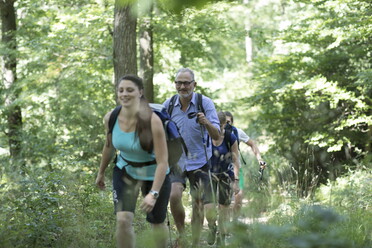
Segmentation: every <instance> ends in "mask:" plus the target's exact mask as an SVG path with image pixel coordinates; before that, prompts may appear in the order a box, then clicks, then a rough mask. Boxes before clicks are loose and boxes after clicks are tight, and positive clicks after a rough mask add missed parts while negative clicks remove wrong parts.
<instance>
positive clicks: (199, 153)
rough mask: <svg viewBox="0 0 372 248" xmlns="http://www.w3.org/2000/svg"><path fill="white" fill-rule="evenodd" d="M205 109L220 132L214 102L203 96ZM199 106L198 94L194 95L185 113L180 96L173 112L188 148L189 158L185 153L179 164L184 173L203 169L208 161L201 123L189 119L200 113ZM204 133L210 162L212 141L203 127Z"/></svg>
mask: <svg viewBox="0 0 372 248" xmlns="http://www.w3.org/2000/svg"><path fill="white" fill-rule="evenodd" d="M169 101H170V98H169V99H167V100H166V101H165V102H164V104H163V105H164V106H165V108H166V109H168V106H169ZM202 103H203V108H204V111H205V116H206V117H207V119H208V120H209V121H210V122H211V123H212V125H214V126H215V127H216V128H217V129H218V130H220V122H219V120H218V116H217V112H216V109H215V107H214V103H213V101H212V100H211V99H210V98H208V97H206V96H204V95H203V100H202ZM196 104H197V94H195V93H193V96H192V99H191V102H190V104H189V106H188V108H187V110H186V112H183V111H182V110H181V103H180V101H179V96H178V97H177V99H176V101H175V103H174V108H173V111H172V116H171V118H172V120H173V121H174V122H175V123H176V124H177V126H178V128H179V131H180V134H181V136H182V138H183V139H184V141H185V143H186V147H187V149H188V153H189V154H188V156H186V154H185V153H183V154H182V156H181V158H180V160H179V162H178V164H179V166H180V167H181V169H182V170H183V171H184V170H186V171H191V170H196V169H199V168H201V167H202V166H203V165H205V164H206V163H207V162H208V161H207V159H206V156H205V152H204V145H203V144H204V143H203V139H202V136H201V130H200V125H199V123H197V122H196V117H195V118H192V119H189V118H188V117H187V115H188V114H189V113H192V112H198V107H197V106H196ZM203 132H204V142H205V144H209V146H208V147H207V157H208V160H209V159H210V158H211V156H212V141H211V140H209V141H207V139H208V138H209V139H210V136H209V135H208V131H207V129H206V128H205V127H204V126H203Z"/></svg>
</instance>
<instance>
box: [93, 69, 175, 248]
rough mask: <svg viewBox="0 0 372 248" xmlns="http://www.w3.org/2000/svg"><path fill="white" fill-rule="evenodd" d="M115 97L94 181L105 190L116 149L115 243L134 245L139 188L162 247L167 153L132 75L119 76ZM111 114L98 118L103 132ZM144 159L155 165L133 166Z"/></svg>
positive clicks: (159, 126) (168, 187)
mask: <svg viewBox="0 0 372 248" xmlns="http://www.w3.org/2000/svg"><path fill="white" fill-rule="evenodd" d="M117 95H118V101H119V103H120V104H121V106H122V108H121V110H120V112H119V115H118V117H117V120H116V123H115V125H114V128H113V131H112V134H110V133H108V134H107V139H106V144H105V146H104V147H103V151H102V158H101V163H100V167H99V172H98V175H97V179H96V184H97V186H98V187H99V188H101V189H104V188H105V181H104V179H105V170H106V168H107V167H108V164H109V163H110V161H111V159H112V157H113V155H114V154H115V149H117V150H119V151H120V155H118V156H117V159H116V164H115V166H114V171H113V201H114V206H115V212H116V224H117V227H116V240H117V247H130V248H133V247H135V234H134V230H133V218H134V211H135V208H136V202H137V198H138V194H139V190H140V189H141V192H142V195H143V196H144V199H143V201H142V204H141V209H142V210H143V211H144V212H146V213H147V218H146V219H147V221H148V222H150V223H151V224H152V227H153V231H154V239H155V241H156V244H157V245H158V247H167V230H166V226H165V223H164V220H165V217H166V213H167V206H168V200H169V195H170V190H171V184H170V179H169V175H167V174H168V173H169V168H168V151H167V145H166V138H165V133H164V129H163V124H162V122H161V120H160V118H159V117H158V116H157V115H156V114H155V113H153V111H152V110H151V108H150V107H149V106H148V102H147V100H146V99H145V98H144V96H143V82H142V79H141V78H139V77H137V76H134V75H126V76H124V77H122V78H121V79H120V80H119V84H118V86H117ZM111 113H112V111H110V112H109V113H107V114H106V115H105V117H104V123H105V127H106V129H107V130H109V120H110V115H111ZM155 158H156V161H154V159H155ZM147 161H154V162H155V163H147V164H146V165H145V166H139V167H137V166H135V164H141V163H144V162H147Z"/></svg>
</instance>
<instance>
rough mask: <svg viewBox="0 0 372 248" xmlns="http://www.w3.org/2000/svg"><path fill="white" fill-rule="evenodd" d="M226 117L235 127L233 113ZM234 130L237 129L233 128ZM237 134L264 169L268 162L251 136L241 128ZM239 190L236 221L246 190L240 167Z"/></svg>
mask: <svg viewBox="0 0 372 248" xmlns="http://www.w3.org/2000/svg"><path fill="white" fill-rule="evenodd" d="M225 115H226V122H227V123H228V124H230V125H232V126H233V125H234V117H233V115H232V114H231V112H229V111H225ZM233 128H236V127H234V126H233ZM236 130H237V132H238V140H239V142H243V143H245V144H246V145H247V146H249V147H250V148H251V149H252V151H253V153H254V155H255V156H256V158H257V161H258V163H259V165H260V168H261V169H264V168H265V166H266V162H265V161H264V160H263V159H262V157H261V153H260V150H259V149H258V147H257V145H256V143H255V142H254V141H253V140H252V139H250V138H249V136H248V135H247V134H246V133H245V132H244V131H243V130H242V129H240V128H236ZM239 172H240V173H239V175H240V176H239V188H240V191H239V192H238V193H237V194H236V195H235V200H234V204H233V217H234V219H235V220H236V219H237V218H238V217H239V215H240V210H241V208H242V202H243V197H244V192H243V188H244V175H243V172H242V167H240V171H239Z"/></svg>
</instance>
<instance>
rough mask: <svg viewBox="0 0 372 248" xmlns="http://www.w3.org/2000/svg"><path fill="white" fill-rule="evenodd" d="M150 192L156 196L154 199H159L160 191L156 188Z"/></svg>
mask: <svg viewBox="0 0 372 248" xmlns="http://www.w3.org/2000/svg"><path fill="white" fill-rule="evenodd" d="M150 194H152V196H153V197H154V199H158V197H159V192H158V191H155V190H150Z"/></svg>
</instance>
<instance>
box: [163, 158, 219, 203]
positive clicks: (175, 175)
mask: <svg viewBox="0 0 372 248" xmlns="http://www.w3.org/2000/svg"><path fill="white" fill-rule="evenodd" d="M208 173H209V164H208V163H207V164H205V165H203V166H202V167H201V168H199V169H196V170H192V171H183V172H182V171H171V173H170V180H171V182H172V183H176V182H177V183H182V184H183V186H184V188H186V178H188V179H189V182H190V194H191V196H192V198H193V200H196V199H201V200H202V201H203V203H204V204H207V203H212V202H213V200H212V199H213V198H212V190H211V184H210V178H209V174H208Z"/></svg>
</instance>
